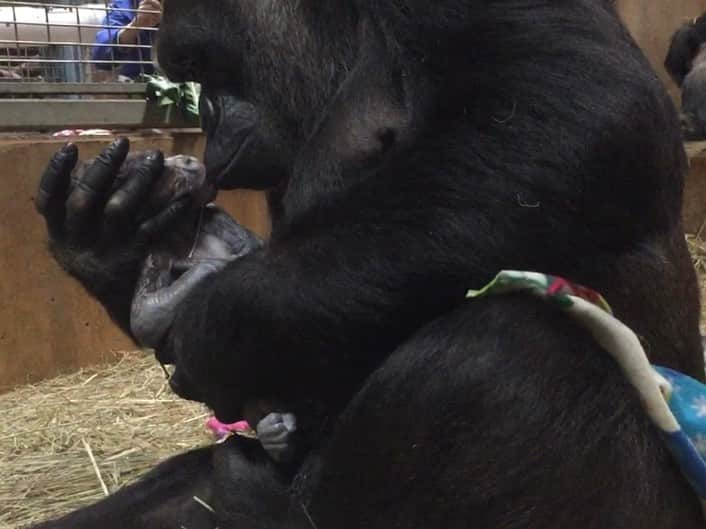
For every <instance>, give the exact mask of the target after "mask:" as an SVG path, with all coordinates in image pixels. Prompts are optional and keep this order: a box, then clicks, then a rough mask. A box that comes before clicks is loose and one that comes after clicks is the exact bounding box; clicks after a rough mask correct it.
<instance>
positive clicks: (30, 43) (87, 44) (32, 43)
mask: <svg viewBox="0 0 706 529" xmlns="http://www.w3.org/2000/svg"><path fill="white" fill-rule="evenodd" d="M78 29H79V31H81V28H80V27H79V28H78ZM0 44H17V45H22V46H28V47H31V48H39V47H45V46H84V47H89V48H101V47H102V48H114V47H116V46H117V47H119V48H142V49H149V48H151V47H152V46H150V45H149V44H139V45H138V44H98V43H94V42H83V41H81V42H71V41H68V40H66V41H65V40H59V41H52V42H49V41H45V40H10V39H0ZM3 47H4V46H0V48H3Z"/></svg>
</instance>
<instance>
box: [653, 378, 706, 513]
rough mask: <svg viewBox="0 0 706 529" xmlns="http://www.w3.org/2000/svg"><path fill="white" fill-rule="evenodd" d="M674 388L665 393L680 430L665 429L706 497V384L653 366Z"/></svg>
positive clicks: (668, 440)
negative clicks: (668, 430)
mask: <svg viewBox="0 0 706 529" xmlns="http://www.w3.org/2000/svg"><path fill="white" fill-rule="evenodd" d="M653 367H654V369H655V370H656V371H657V372H658V373H659V374H660V375H662V376H663V377H664V378H665V379H666V380H667V381H668V382H669V385H670V387H671V392H669V393H668V394H666V395H665V400H666V401H667V404H668V405H669V409H670V410H671V411H672V413H673V414H674V417H675V419H676V420H677V423H679V427H680V429H679V430H678V431H676V432H664V431H663V432H662V434H663V437H664V440H665V442H666V443H667V446H668V447H669V450H670V452H671V453H672V455H673V456H674V458H675V459H676V460H677V463H678V464H679V467H680V468H681V471H682V473H683V474H684V476H686V478H687V479H688V480H689V483H691V486H692V487H693V488H694V490H695V491H696V493H697V494H698V495H699V497H700V498H701V499H702V500H706V462H705V459H706V385H704V384H702V383H701V382H699V381H698V380H694V379H693V378H691V377H689V376H686V375H684V374H682V373H679V372H677V371H674V370H673V369H668V368H666V367H659V366H653Z"/></svg>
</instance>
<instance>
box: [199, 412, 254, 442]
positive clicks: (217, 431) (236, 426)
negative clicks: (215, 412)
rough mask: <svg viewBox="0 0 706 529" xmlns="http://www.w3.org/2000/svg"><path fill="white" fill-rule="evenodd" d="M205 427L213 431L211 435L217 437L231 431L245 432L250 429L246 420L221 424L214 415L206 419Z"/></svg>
mask: <svg viewBox="0 0 706 529" xmlns="http://www.w3.org/2000/svg"><path fill="white" fill-rule="evenodd" d="M206 427H207V428H208V429H209V430H211V432H213V435H214V436H216V438H217V439H223V438H224V437H227V436H229V435H230V434H232V433H238V432H240V433H246V432H250V431H251V430H252V429H251V428H250V425H249V424H248V422H247V421H238V422H235V423H233V424H223V423H222V422H221V421H219V420H218V419H216V418H215V417H211V418H210V419H209V420H208V421H206Z"/></svg>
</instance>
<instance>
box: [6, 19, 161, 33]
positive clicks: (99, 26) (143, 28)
mask: <svg viewBox="0 0 706 529" xmlns="http://www.w3.org/2000/svg"><path fill="white" fill-rule="evenodd" d="M0 24H8V25H9V24H17V25H18V26H42V27H54V28H75V27H77V24H72V23H70V22H49V21H48V20H47V21H46V22H30V21H26V22H25V21H23V20H18V21H17V22H14V21H12V20H0ZM81 27H82V28H96V29H122V28H123V27H125V26H112V25H104V24H81ZM132 29H138V30H140V31H153V32H157V31H159V28H151V27H149V26H133V27H132Z"/></svg>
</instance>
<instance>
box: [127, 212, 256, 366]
mask: <svg viewBox="0 0 706 529" xmlns="http://www.w3.org/2000/svg"><path fill="white" fill-rule="evenodd" d="M187 229H188V228H187ZM261 245H262V241H260V239H258V238H257V236H255V235H254V234H253V233H252V232H250V231H249V230H247V229H246V228H244V227H243V226H241V225H240V224H238V223H237V222H236V221H235V220H234V219H233V218H232V217H231V216H230V215H228V214H227V213H226V212H225V211H223V210H221V209H219V208H218V207H216V206H214V205H208V206H206V207H205V208H204V209H203V211H202V218H201V222H200V227H199V229H198V231H197V233H196V234H195V241H194V243H193V246H192V248H191V249H190V251H189V252H188V254H187V255H186V257H182V256H181V254H182V253H183V248H181V246H180V245H178V244H177V245H170V244H169V241H166V242H165V243H164V244H159V245H156V247H155V248H154V251H155V253H154V254H152V255H150V256H149V257H148V258H147V259H146V261H145V264H144V266H143V269H142V274H141V276H140V280H139V282H138V286H137V289H136V292H135V297H134V299H133V303H132V310H131V314H130V327H131V330H132V333H133V335H134V336H135V338H136V339H137V340H138V341H139V342H140V343H141V344H142V345H144V346H147V347H151V348H154V349H157V353H158V358H159V359H160V361H163V362H164V363H170V362H169V359H167V358H162V356H161V353H160V350H159V349H160V348H159V346H160V344H161V342H162V340H163V339H164V337H165V336H166V334H167V332H168V331H169V328H170V327H171V325H172V321H173V320H174V317H175V316H176V312H177V308H178V307H179V305H180V304H181V302H182V301H183V300H184V299H185V298H186V297H187V296H188V295H189V293H190V292H191V291H193V290H194V288H196V287H197V285H198V284H199V283H200V282H201V281H202V280H203V279H205V278H206V277H208V276H210V275H212V274H214V273H216V272H218V271H220V270H222V269H223V268H225V267H226V266H227V265H228V263H230V262H231V261H233V260H235V259H237V258H239V257H242V256H244V255H247V254H248V253H250V252H252V251H253V250H254V249H256V248H259V247H260V246H261Z"/></svg>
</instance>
